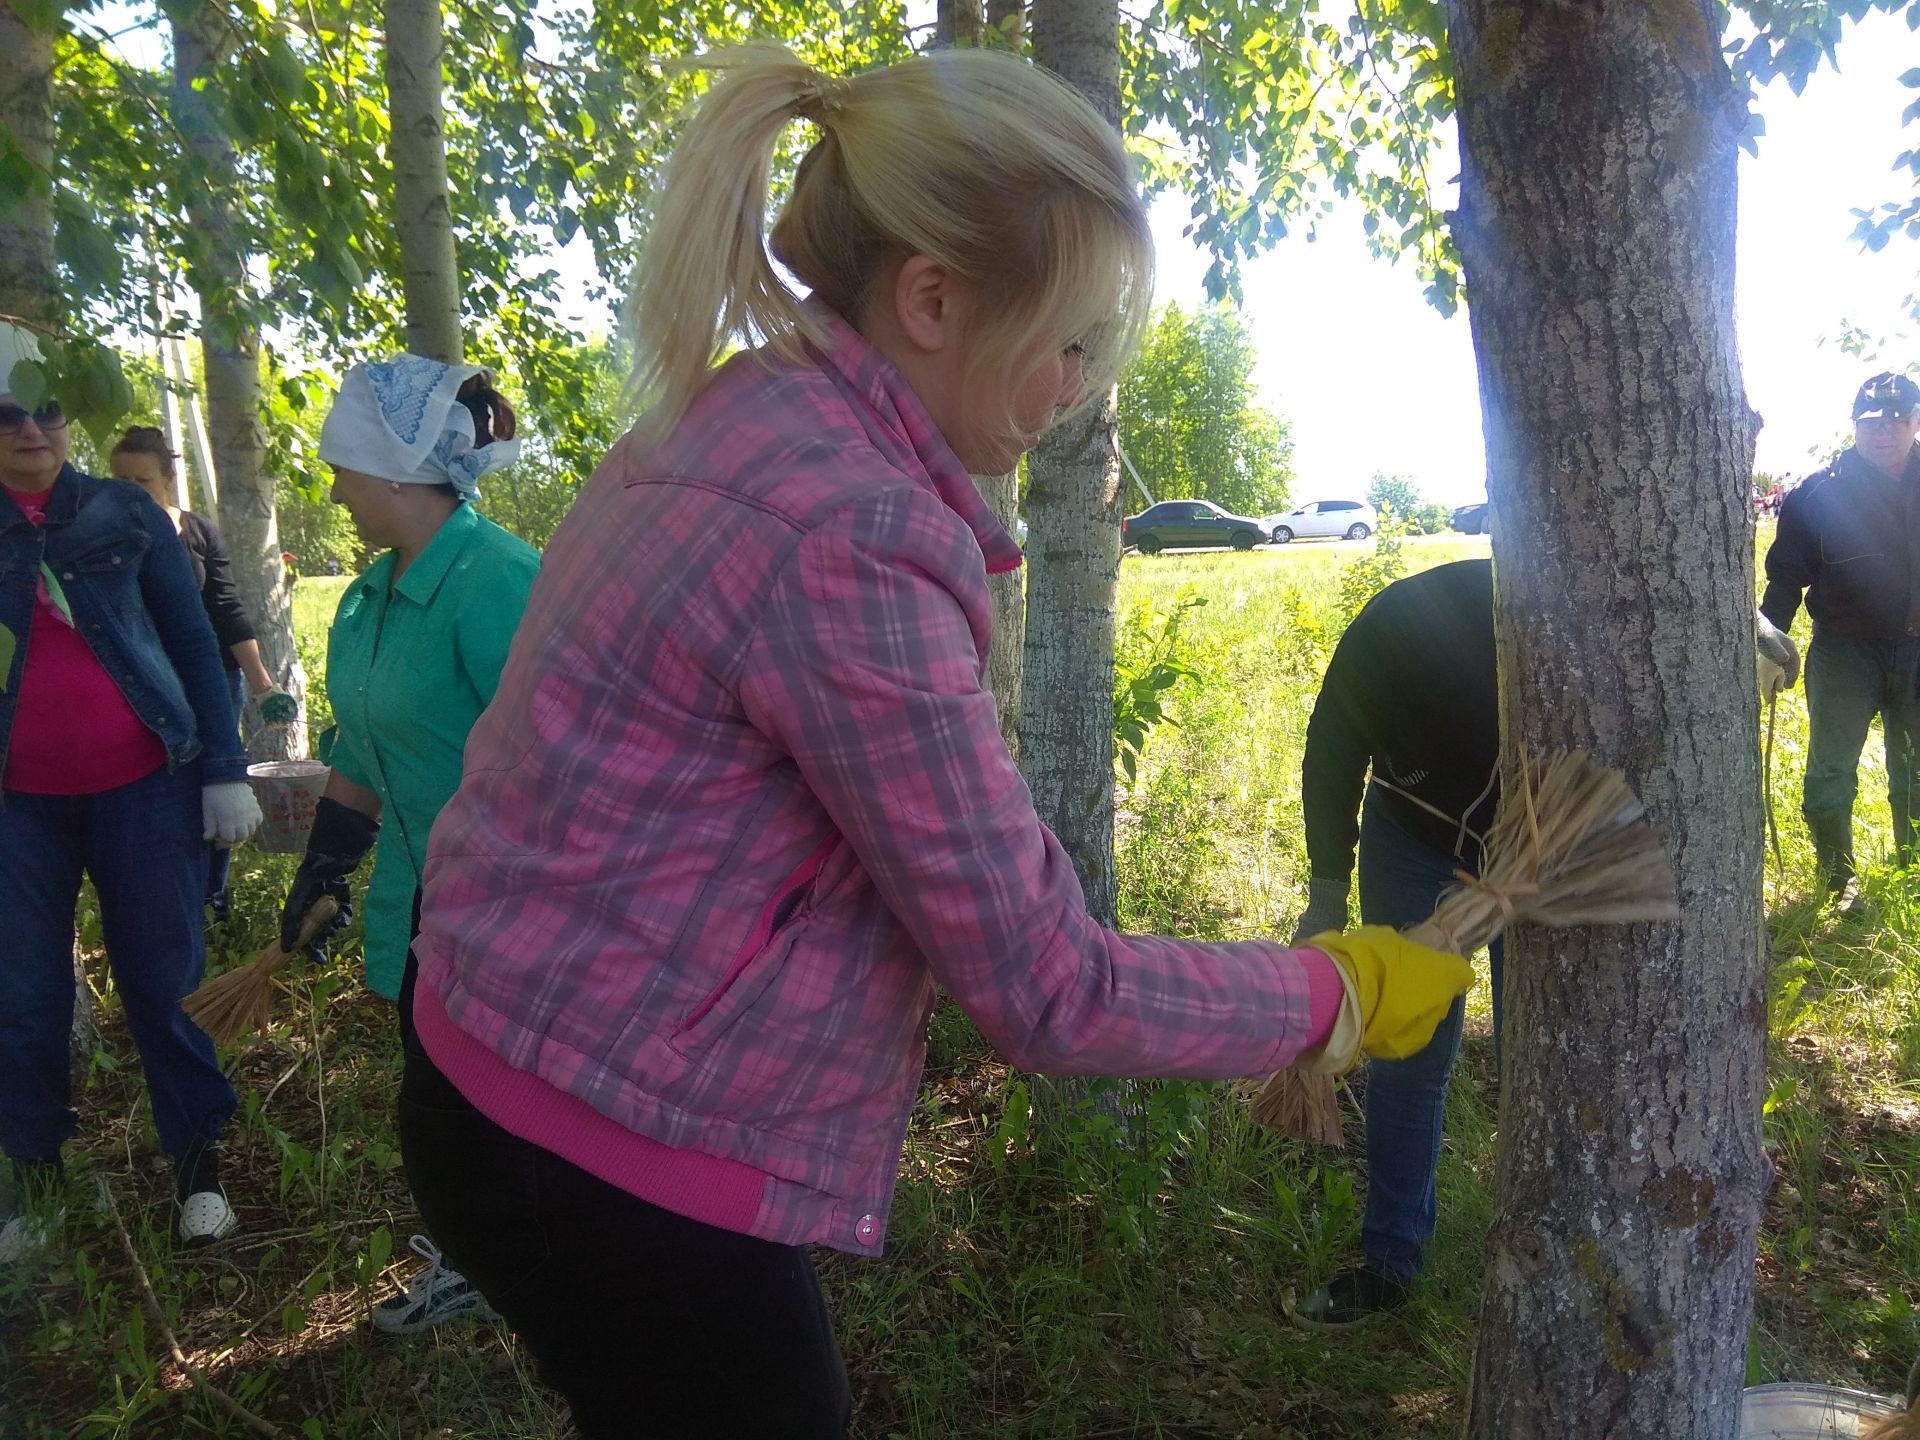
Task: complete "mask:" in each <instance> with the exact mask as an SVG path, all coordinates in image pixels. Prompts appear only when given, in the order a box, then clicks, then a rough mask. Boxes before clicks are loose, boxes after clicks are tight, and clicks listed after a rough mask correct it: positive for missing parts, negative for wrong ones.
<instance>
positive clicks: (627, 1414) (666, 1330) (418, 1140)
mask: <svg viewBox="0 0 1920 1440" xmlns="http://www.w3.org/2000/svg"><path fill="white" fill-rule="evenodd" d="M406 998H407V999H408V1000H410V999H411V996H407V997H406ZM410 1011H411V1007H410V1006H409V1007H408V1013H409V1014H410ZM408 1028H409V1029H411V1027H410V1026H409V1027H408ZM400 1145H401V1150H402V1153H403V1154H404V1155H405V1157H406V1166H407V1180H408V1183H409V1184H411V1185H412V1187H413V1197H414V1201H415V1203H417V1204H418V1205H419V1207H420V1214H421V1217H422V1218H423V1219H424V1220H425V1221H426V1223H427V1228H428V1229H429V1230H430V1231H431V1232H432V1233H433V1236H434V1239H435V1241H436V1242H437V1243H438V1244H439V1246H440V1248H441V1249H442V1250H443V1251H444V1252H445V1254H446V1257H447V1260H448V1263H450V1264H451V1265H453V1266H454V1267H455V1268H456V1269H458V1270H459V1271H460V1273H461V1274H463V1275H465V1276H466V1277H467V1278H468V1279H470V1280H472V1281H473V1282H474V1283H475V1284H476V1285H477V1286H479V1288H480V1293H481V1294H483V1295H484V1296H486V1298H487V1302H488V1303H489V1304H491V1305H492V1306H493V1308H494V1309H495V1310H497V1311H499V1312H500V1314H501V1316H502V1318H504V1319H505V1320H506V1322H507V1323H508V1324H509V1325H511V1326H512V1327H513V1328H514V1331H515V1333H517V1334H518V1335H519V1337H520V1340H521V1343H523V1344H524V1345H525V1346H526V1347H527V1349H528V1350H529V1351H531V1352H532V1353H533V1355H534V1357H535V1358H536V1359H537V1360H538V1361H539V1365H540V1375H541V1378H542V1379H543V1380H544V1381H545V1382H546V1383H547V1384H548V1385H550V1386H552V1387H553V1388H554V1389H555V1390H557V1391H559V1392H560V1394H561V1395H562V1396H564V1397H565V1398H566V1401H567V1404H568V1405H569V1406H570V1407H571V1408H572V1411H573V1418H574V1423H575V1425H577V1426H578V1427H579V1430H580V1434H581V1436H582V1437H583V1440H678V1437H682V1436H684V1437H688V1440H717V1437H721V1436H729V1437H731V1436H740V1437H742V1440H745V1437H748V1436H752V1437H754V1440H837V1437H841V1436H844V1435H845V1434H846V1433H847V1426H848V1424H849V1423H850V1421H851V1418H852V1411H853V1400H852V1393H851V1391H850V1389H849V1387H848V1384H847V1372H846V1366H845V1364H844V1363H843V1362H842V1360H841V1358H840V1347H839V1345H838V1344H837V1343H836V1342H835V1341H834V1338H833V1324H832V1321H831V1320H830V1319H829V1317H828V1315H827V1307H826V1302H825V1300H824V1299H823V1297H822V1296H821V1293H820V1283H819V1280H818V1278H817V1277H816V1276H815V1274H814V1270H813V1264H812V1262H811V1261H810V1260H809V1259H808V1257H807V1252H806V1250H805V1248H804V1247H802V1246H797V1245H776V1244H774V1243H772V1242H770V1241H767V1240H758V1239H754V1238H753V1237H751V1236H747V1235H737V1234H734V1233H733V1232H731V1231H728V1230H719V1229H716V1228H714V1227H713V1226H711V1225H703V1224H701V1223H700V1222H699V1221H697V1220H689V1219H687V1218H685V1217H684V1216H680V1215H675V1214H673V1213H672V1212H671V1211H668V1210H662V1209H661V1208H660V1207H658V1206H657V1205H650V1204H648V1203H647V1202H646V1201H644V1200H641V1199H639V1198H637V1197H636V1196H633V1195H629V1194H628V1193H627V1192H626V1191H624V1190H621V1189H618V1188H617V1187H615V1186H612V1185H609V1184H607V1183H606V1182H605V1181H603V1180H600V1179H597V1178H596V1177H594V1176H592V1175H589V1174H588V1173H587V1172H586V1171H584V1170H582V1169H580V1168H579V1167H578V1166H575V1165H572V1164H570V1163H568V1162H567V1161H565V1160H562V1159H561V1158H560V1157H559V1156H557V1155H555V1154H553V1153H552V1152H551V1151H548V1150H543V1149H541V1148H540V1147H539V1146H537V1145H533V1144H531V1143H529V1142H527V1141H525V1140H521V1139H518V1138H516V1137H515V1136H513V1135H510V1134H508V1133H507V1132H506V1131H505V1130H502V1129H501V1128H500V1127H499V1126H498V1125H495V1124H494V1123H493V1121H491V1120H489V1119H488V1118H487V1117H486V1116H484V1115H482V1114H481V1113H480V1112H479V1111H478V1110H476V1109H475V1108H474V1107H473V1106H472V1105H471V1104H469V1103H468V1102H467V1100H466V1098H465V1097H464V1096H462V1095H461V1094H460V1092H459V1091H458V1090H457V1089H455V1088H454V1086H453V1084H452V1082H450V1081H449V1080H448V1079H447V1078H446V1077H445V1076H444V1075H442V1074H441V1073H440V1071H439V1070H438V1068H436V1067H435V1065H434V1063H433V1061H432V1060H430V1059H429V1058H428V1057H427V1055H426V1053H425V1052H424V1051H423V1050H422V1049H421V1048H420V1046H419V1042H418V1040H417V1039H414V1040H411V1041H410V1043H409V1045H408V1047H407V1056H406V1076H405V1079H404V1080H403V1081H402V1083H401V1087H400Z"/></svg>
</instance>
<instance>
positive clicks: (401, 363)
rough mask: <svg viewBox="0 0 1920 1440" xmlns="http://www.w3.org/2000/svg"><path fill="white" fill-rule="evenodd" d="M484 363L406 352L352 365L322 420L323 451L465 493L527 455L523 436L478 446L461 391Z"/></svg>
mask: <svg viewBox="0 0 1920 1440" xmlns="http://www.w3.org/2000/svg"><path fill="white" fill-rule="evenodd" d="M482 373H483V372H482V370H481V368H480V367H479V366H478V365H443V364H441V363H440V361H438V360H429V359H427V358H426V357H425V356H422V355H408V354H404V353H403V354H399V355H396V356H394V357H393V358H392V359H391V360H385V361H380V362H377V363H363V364H359V365H356V366H354V367H353V368H352V369H351V370H349V371H347V378H346V379H345V380H343V381H341V382H340V394H339V396H338V397H337V398H336V399H335V400H334V402H333V409H331V410H329V411H328V412H327V420H326V423H325V424H324V425H322V426H321V427H320V458H321V459H322V460H324V461H325V462H326V463H327V464H329V465H339V466H342V467H343V468H345V469H348V470H358V471H359V472H360V473H361V474H363V475H372V476H374V477H375V478H376V479H380V480H391V481H393V482H394V483H396V484H400V485H451V486H453V488H454V489H455V490H456V491H458V492H459V493H460V495H461V496H462V497H463V498H467V497H471V496H473V495H476V494H478V493H479V490H480V477H481V476H482V475H485V474H487V473H488V472H489V471H493V470H498V469H499V468H500V467H501V466H503V465H509V464H511V463H512V462H513V461H514V460H516V459H518V458H519V456H520V442H519V441H518V440H496V441H494V442H493V443H492V444H491V445H480V446H476V445H475V444H474V443H473V441H474V430H473V416H472V414H471V413H470V412H469V411H468V410H467V407H466V406H465V405H463V404H461V403H460V400H459V390H460V387H461V386H462V385H464V384H465V383H466V382H467V381H468V380H469V379H471V378H472V377H473V376H475V375H479V374H482Z"/></svg>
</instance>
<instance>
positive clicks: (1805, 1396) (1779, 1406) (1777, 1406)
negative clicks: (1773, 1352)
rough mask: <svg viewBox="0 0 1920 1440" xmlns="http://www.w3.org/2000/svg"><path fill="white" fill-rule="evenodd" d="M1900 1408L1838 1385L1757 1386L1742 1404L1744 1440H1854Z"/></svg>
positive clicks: (1741, 1430) (1884, 1399)
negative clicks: (1867, 1427) (1872, 1422)
mask: <svg viewBox="0 0 1920 1440" xmlns="http://www.w3.org/2000/svg"><path fill="white" fill-rule="evenodd" d="M1900 1409H1901V1405H1900V1402H1899V1401H1898V1400H1889V1399H1887V1397H1886V1396H1884V1395H1872V1394H1869V1393H1868V1392H1866V1391H1865V1390H1842V1389H1840V1388H1839V1387H1838V1386H1834V1385H1794V1384H1784V1385H1755V1386H1753V1387H1752V1388H1751V1389H1749V1390H1748V1391H1747V1392H1746V1394H1744V1395H1743V1396H1742V1397H1741V1399H1740V1440H1854V1437H1855V1436H1857V1435H1859V1434H1860V1432H1861V1431H1862V1430H1863V1429H1864V1428H1865V1427H1866V1425H1867V1422H1868V1421H1871V1420H1878V1419H1880V1418H1882V1417H1883V1416H1887V1415H1897V1414H1898V1413H1899V1412H1900Z"/></svg>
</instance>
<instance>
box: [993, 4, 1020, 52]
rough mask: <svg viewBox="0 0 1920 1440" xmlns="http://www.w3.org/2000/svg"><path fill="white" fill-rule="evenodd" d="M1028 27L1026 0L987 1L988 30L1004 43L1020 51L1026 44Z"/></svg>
mask: <svg viewBox="0 0 1920 1440" xmlns="http://www.w3.org/2000/svg"><path fill="white" fill-rule="evenodd" d="M1026 26H1027V6H1026V0H987V28H988V29H989V30H992V31H994V32H995V33H996V34H998V35H999V37H1000V39H1001V42H1002V43H1004V44H1005V45H1007V46H1009V47H1010V48H1012V49H1014V50H1018V49H1019V48H1020V47H1021V46H1022V45H1023V44H1024V43H1025V42H1026V38H1027V34H1026Z"/></svg>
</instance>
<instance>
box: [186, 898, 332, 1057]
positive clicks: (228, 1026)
mask: <svg viewBox="0 0 1920 1440" xmlns="http://www.w3.org/2000/svg"><path fill="white" fill-rule="evenodd" d="M339 913H340V906H339V905H338V904H337V903H335V901H334V900H333V899H332V898H331V897H330V896H326V895H322V896H321V897H320V898H319V899H318V900H316V901H314V902H313V905H312V907H311V908H309V909H308V911H307V918H306V919H305V920H303V921H301V922H300V936H299V938H298V939H297V940H296V941H295V942H294V946H293V951H292V953H291V954H289V953H288V952H287V951H285V950H282V949H281V948H280V942H279V941H278V940H275V941H274V942H273V943H272V944H271V945H269V946H267V948H266V949H264V950H262V951H261V952H260V953H259V955H257V956H256V957H254V958H253V959H252V960H249V961H248V962H247V963H246V964H245V965H237V966H235V967H234V968H233V969H231V970H229V971H228V972H227V973H226V974H224V975H221V976H217V977H216V978H214V979H212V980H209V981H207V983H206V984H204V985H202V986H201V987H200V988H199V989H198V990H196V991H194V992H193V994H191V995H189V996H188V997H187V998H186V999H185V1000H184V1001H182V1002H181V1005H180V1008H181V1009H182V1010H184V1011H186V1012H187V1018H188V1019H189V1020H191V1021H193V1023H194V1024H196V1025H198V1026H199V1027H200V1028H201V1029H202V1030H204V1031H206V1032H207V1034H208V1036H210V1037H211V1038H212V1040H213V1043H214V1044H216V1045H231V1044H233V1043H234V1042H235V1041H236V1040H238V1039H240V1037H241V1036H243V1035H246V1034H249V1033H251V1032H252V1031H254V1030H258V1029H259V1028H260V1027H262V1026H263V1025H265V1024H266V1023H267V1019H268V1017H269V1016H270V1015H272V1013H273V977H274V976H275V974H277V973H278V972H279V971H280V970H282V969H283V968H285V967H286V966H287V965H290V964H292V963H293V957H294V956H295V955H298V954H299V953H300V952H301V951H303V950H305V949H306V948H307V947H308V946H309V945H311V944H313V942H314V941H316V940H318V939H319V938H320V935H321V932H323V931H324V930H325V929H326V928H327V926H328V925H329V924H331V923H332V921H333V917H334V916H335V915H337V914H339Z"/></svg>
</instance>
